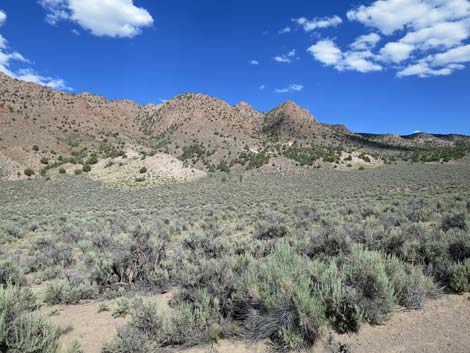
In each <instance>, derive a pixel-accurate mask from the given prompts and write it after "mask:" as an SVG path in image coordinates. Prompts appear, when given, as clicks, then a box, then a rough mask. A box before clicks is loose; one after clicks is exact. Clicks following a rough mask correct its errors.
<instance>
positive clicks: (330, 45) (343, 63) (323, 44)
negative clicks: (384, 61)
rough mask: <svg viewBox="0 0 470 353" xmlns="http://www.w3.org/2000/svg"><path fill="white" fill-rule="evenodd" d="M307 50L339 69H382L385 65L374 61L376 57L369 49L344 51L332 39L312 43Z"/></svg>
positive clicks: (328, 64)
mask: <svg viewBox="0 0 470 353" xmlns="http://www.w3.org/2000/svg"><path fill="white" fill-rule="evenodd" d="M307 51H308V52H309V53H310V54H312V56H313V57H314V58H315V59H316V60H318V61H320V62H322V63H323V64H325V65H327V66H334V67H335V69H336V70H338V71H359V72H362V73H365V72H370V71H381V70H382V69H383V67H382V66H381V65H379V64H377V63H374V62H373V61H372V59H373V58H374V57H375V56H374V54H372V53H371V52H370V51H369V50H364V51H355V50H352V51H347V52H344V53H343V52H342V51H341V49H339V48H338V46H337V45H336V43H335V42H333V41H332V40H330V39H326V40H321V41H319V42H317V43H316V44H314V45H312V46H311V47H310V48H308V49H307Z"/></svg>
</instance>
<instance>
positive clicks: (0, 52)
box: [0, 12, 72, 90]
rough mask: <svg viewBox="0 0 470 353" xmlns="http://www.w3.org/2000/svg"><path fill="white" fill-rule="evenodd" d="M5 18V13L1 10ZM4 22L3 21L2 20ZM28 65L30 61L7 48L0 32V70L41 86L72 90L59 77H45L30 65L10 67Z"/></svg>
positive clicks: (6, 42) (6, 43)
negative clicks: (16, 65)
mask: <svg viewBox="0 0 470 353" xmlns="http://www.w3.org/2000/svg"><path fill="white" fill-rule="evenodd" d="M1 13H3V15H4V19H5V18H6V14H5V13H4V12H1ZM3 22H4V21H3ZM13 63H16V64H23V65H28V64H30V62H29V61H28V60H27V59H26V58H25V57H24V56H23V55H21V54H20V53H18V52H16V51H12V50H10V49H9V48H8V41H7V40H6V39H5V37H3V36H2V35H1V34H0V72H3V73H4V74H6V75H8V76H11V77H13V78H16V79H18V80H23V81H27V82H34V83H37V84H40V85H43V86H48V87H51V88H54V89H61V90H72V88H71V87H68V86H67V84H66V82H65V81H64V80H63V79H60V78H54V77H47V76H42V75H39V74H38V73H37V72H35V71H34V70H33V69H32V68H30V67H26V68H25V67H23V68H20V69H17V70H14V69H13V68H12V64H13Z"/></svg>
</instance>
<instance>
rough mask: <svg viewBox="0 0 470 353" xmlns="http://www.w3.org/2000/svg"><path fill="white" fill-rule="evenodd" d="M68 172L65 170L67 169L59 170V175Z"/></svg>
mask: <svg viewBox="0 0 470 353" xmlns="http://www.w3.org/2000/svg"><path fill="white" fill-rule="evenodd" d="M66 172H67V171H66V170H65V168H59V173H60V174H65V173H66Z"/></svg>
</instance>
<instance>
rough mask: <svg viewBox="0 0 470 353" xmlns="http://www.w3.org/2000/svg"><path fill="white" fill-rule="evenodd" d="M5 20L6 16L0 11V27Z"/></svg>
mask: <svg viewBox="0 0 470 353" xmlns="http://www.w3.org/2000/svg"><path fill="white" fill-rule="evenodd" d="M6 20H7V14H6V13H5V12H3V11H2V10H0V26H1V25H3V24H4V23H5V21H6Z"/></svg>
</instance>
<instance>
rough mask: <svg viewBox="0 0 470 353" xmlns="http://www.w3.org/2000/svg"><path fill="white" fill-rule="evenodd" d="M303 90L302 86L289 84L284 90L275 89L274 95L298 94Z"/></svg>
mask: <svg viewBox="0 0 470 353" xmlns="http://www.w3.org/2000/svg"><path fill="white" fill-rule="evenodd" d="M303 89H304V86H303V85H300V84H296V83H293V84H290V85H289V86H288V87H286V88H277V89H275V90H274V93H293V92H300V91H302V90H303Z"/></svg>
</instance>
